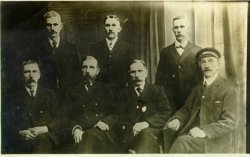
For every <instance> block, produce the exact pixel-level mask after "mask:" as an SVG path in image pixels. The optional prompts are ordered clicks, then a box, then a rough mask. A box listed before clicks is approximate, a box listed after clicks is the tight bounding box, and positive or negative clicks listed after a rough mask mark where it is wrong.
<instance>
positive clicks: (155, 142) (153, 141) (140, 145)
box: [132, 128, 162, 154]
mask: <svg viewBox="0 0 250 157" xmlns="http://www.w3.org/2000/svg"><path fill="white" fill-rule="evenodd" d="M160 139H162V132H161V130H159V129H156V128H146V129H144V130H142V131H141V132H140V133H139V134H138V135H137V137H136V139H135V140H136V141H137V142H136V144H135V145H134V150H135V153H139V154H140V153H159V152H160V146H161V144H162V142H161V140H160ZM132 149H133V148H132Z"/></svg>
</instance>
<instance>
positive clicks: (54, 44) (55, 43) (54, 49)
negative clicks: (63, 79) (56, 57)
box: [52, 41, 57, 54]
mask: <svg viewBox="0 0 250 157" xmlns="http://www.w3.org/2000/svg"><path fill="white" fill-rule="evenodd" d="M52 45H53V54H55V53H56V48H57V47H56V45H57V42H55V41H53V42H52Z"/></svg>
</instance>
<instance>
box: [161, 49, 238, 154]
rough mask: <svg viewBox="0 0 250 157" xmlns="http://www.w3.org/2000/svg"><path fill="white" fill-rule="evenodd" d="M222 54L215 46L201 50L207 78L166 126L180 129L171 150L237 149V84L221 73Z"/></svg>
mask: <svg viewBox="0 0 250 157" xmlns="http://www.w3.org/2000/svg"><path fill="white" fill-rule="evenodd" d="M220 56H221V55H220V53H219V52H218V51H217V50H216V49H214V48H204V49H201V50H200V51H199V52H198V53H197V55H196V59H197V61H198V63H199V66H200V68H201V70H202V73H203V75H204V79H203V81H202V82H200V83H199V84H198V85H197V86H196V87H195V88H194V89H193V91H192V93H191V94H190V96H189V97H188V99H187V101H186V103H185V105H184V106H183V107H182V108H181V109H180V110H179V111H177V112H176V113H175V114H174V116H173V117H171V118H170V120H169V122H168V123H167V124H166V126H165V127H166V128H170V129H172V130H174V131H177V130H180V132H179V137H178V138H177V139H176V140H175V142H174V143H173V145H172V147H171V148H170V150H169V153H235V152H236V151H235V149H234V145H235V144H234V142H235V141H236V140H235V139H234V138H235V137H236V136H235V129H236V127H237V123H238V115H237V112H238V107H239V103H238V93H237V88H236V86H235V85H233V84H232V83H230V82H229V81H227V80H225V79H223V78H222V77H221V76H220V75H219V74H218V69H219V65H220V64H219V59H220ZM166 135H169V134H166Z"/></svg>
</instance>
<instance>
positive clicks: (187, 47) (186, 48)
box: [180, 42, 192, 62]
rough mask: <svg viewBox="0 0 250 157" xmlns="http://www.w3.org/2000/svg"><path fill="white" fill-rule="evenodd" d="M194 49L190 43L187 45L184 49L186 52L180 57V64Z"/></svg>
mask: <svg viewBox="0 0 250 157" xmlns="http://www.w3.org/2000/svg"><path fill="white" fill-rule="evenodd" d="M191 48H192V45H191V44H190V42H188V43H187V46H186V47H185V48H184V51H183V53H182V55H181V57H180V62H182V61H183V60H184V59H185V58H186V57H187V56H188V55H189V54H188V52H189V50H190V49H191Z"/></svg>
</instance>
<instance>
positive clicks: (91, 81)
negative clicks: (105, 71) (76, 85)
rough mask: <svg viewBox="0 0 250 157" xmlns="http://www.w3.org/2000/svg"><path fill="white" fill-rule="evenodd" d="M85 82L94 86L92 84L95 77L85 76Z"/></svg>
mask: <svg viewBox="0 0 250 157" xmlns="http://www.w3.org/2000/svg"><path fill="white" fill-rule="evenodd" d="M83 80H84V83H85V84H88V85H90V84H92V83H93V82H94V80H95V77H91V76H85V77H84V79H83Z"/></svg>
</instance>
